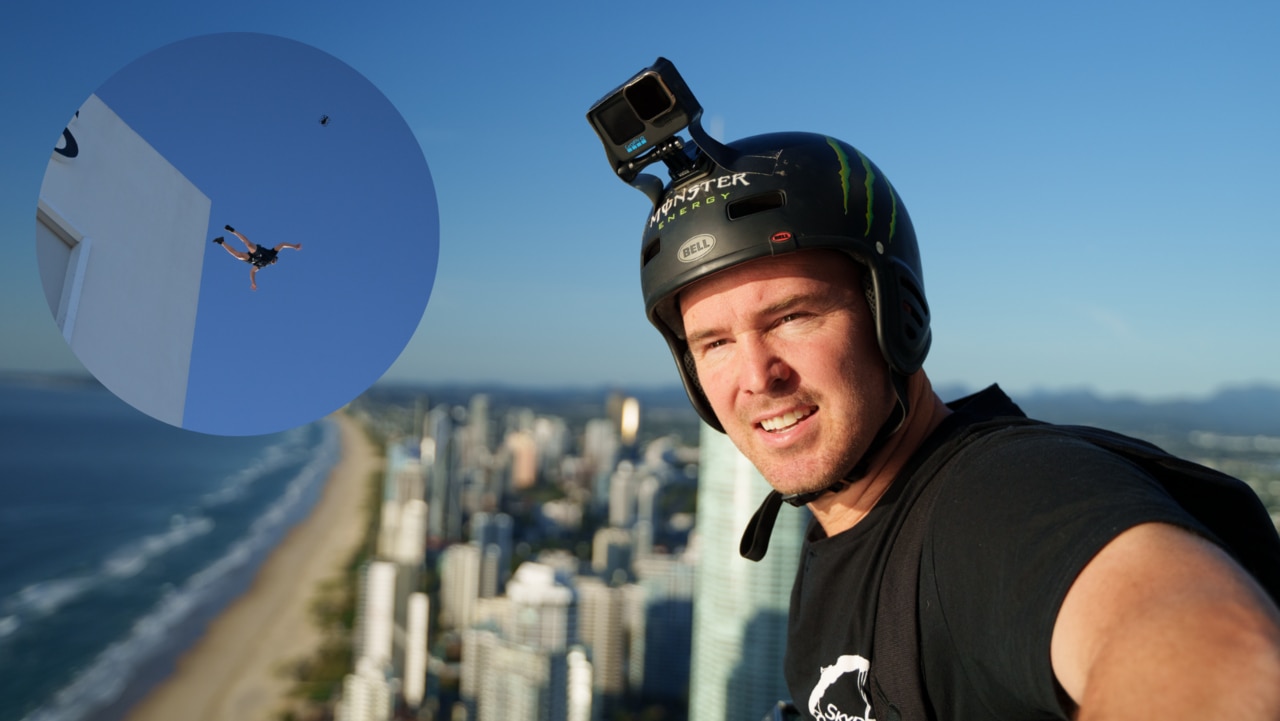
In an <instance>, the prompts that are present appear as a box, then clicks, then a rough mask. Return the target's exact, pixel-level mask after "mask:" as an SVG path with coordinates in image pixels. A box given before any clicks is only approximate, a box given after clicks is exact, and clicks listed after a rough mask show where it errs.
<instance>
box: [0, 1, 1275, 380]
mask: <svg viewBox="0 0 1280 721" xmlns="http://www.w3.org/2000/svg"><path fill="white" fill-rule="evenodd" d="M74 5H75V6H74V7H72V8H70V9H68V10H66V11H63V12H62V13H61V14H58V15H57V17H56V19H55V18H54V17H51V16H49V15H48V13H47V11H46V9H45V8H44V7H43V6H42V5H40V4H38V3H34V2H26V1H23V2H18V3H12V4H10V5H9V6H8V7H7V8H6V9H5V10H4V11H3V18H4V20H5V23H4V28H5V29H4V30H3V31H2V32H3V39H4V40H5V43H3V44H2V45H0V58H3V62H4V64H5V67H6V69H13V70H14V72H8V73H6V74H5V77H4V79H3V80H0V99H2V100H3V101H4V103H5V105H6V107H8V108H12V109H20V110H13V111H11V112H10V114H9V115H8V116H7V117H6V126H5V132H4V133H3V135H0V138H2V140H0V142H3V144H4V147H5V150H6V162H5V163H4V166H3V169H2V170H0V189H2V190H3V192H2V193H0V237H2V238H3V239H4V242H5V243H6V244H7V245H6V251H7V256H8V259H9V262H7V263H6V264H5V266H4V269H3V270H0V289H2V290H0V305H3V307H4V308H5V310H6V313H4V314H2V315H0V338H2V339H3V340H4V343H3V346H2V350H0V370H5V371H30V370H36V369H47V370H58V371H68V372H70V371H75V370H76V369H77V368H78V364H77V362H76V361H75V358H74V356H73V355H72V354H71V353H70V352H69V351H68V350H67V349H66V347H65V344H64V343H63V342H62V340H61V338H60V337H59V336H58V334H57V330H56V326H55V325H54V324H53V323H52V321H51V319H50V317H49V312H48V309H47V307H45V303H44V298H43V295H42V293H41V291H40V288H39V281H38V279H37V278H36V277H35V276H36V272H35V269H34V266H35V263H34V253H33V250H32V245H33V242H32V241H33V235H34V214H35V203H36V197H37V193H38V188H39V180H40V177H41V173H42V172H43V168H44V166H45V164H47V162H48V159H49V153H50V151H51V149H52V147H53V144H54V143H55V142H56V141H57V139H58V134H59V133H60V131H61V129H62V127H63V126H64V125H65V124H66V122H67V119H68V118H69V117H70V116H71V114H72V112H73V111H74V110H75V108H76V107H78V106H79V104H80V103H81V102H82V101H83V99H84V98H85V97H87V96H88V95H89V94H90V93H91V92H92V91H93V90H94V89H95V88H97V87H98V86H100V85H101V84H102V83H103V82H104V81H105V80H107V79H108V78H109V77H110V76H111V75H112V74H113V73H114V72H116V71H118V70H119V69H121V68H123V67H125V66H126V65H128V64H129V63H130V62H132V61H134V60H136V59H137V58H139V57H141V56H143V55H145V54H146V53H148V52H151V51H153V50H155V49H157V48H160V47H163V46H165V45H167V44H169V43H172V42H175V41H178V40H182V39H186V38H191V37H195V36H200V35H205V34H211V33H217V32H225V31H232V30H234V31H245V32H256V33H267V34H274V35H277V36H280V37H283V38H286V39H291V40H295V41H298V42H302V43H306V44H308V45H310V46H312V47H314V48H316V49H318V50H320V51H322V52H325V53H329V54H331V55H333V56H334V57H335V58H337V59H338V60H340V61H342V62H344V63H346V64H348V65H349V66H350V67H351V68H352V69H354V70H355V71H356V72H358V73H360V74H362V75H363V76H364V77H365V78H367V79H368V80H369V81H370V82H371V83H372V84H373V85H374V86H375V87H377V88H378V90H379V91H380V92H381V93H383V94H384V95H385V96H386V97H387V99H388V100H390V102H391V103H392V104H393V105H394V106H395V107H396V109H397V110H398V111H399V112H400V113H401V114H402V115H403V116H404V118H405V121H406V122H407V124H408V125H409V128H410V130H411V131H412V133H413V135H414V138H415V139H416V141H417V142H418V144H419V145H420V146H421V150H422V152H423V155H424V156H425V158H426V160H427V162H428V164H429V165H430V168H431V171H432V178H433V180H434V181H435V182H436V190H437V194H438V198H439V207H440V223H441V225H440V233H441V235H440V262H439V272H438V274H437V279H436V283H435V285H434V287H433V289H432V293H431V298H430V301H429V302H428V304H427V310H426V312H425V314H424V315H423V316H422V321H421V323H420V324H419V325H418V327H417V332H416V333H415V334H414V335H413V337H412V338H411V339H410V341H409V344H408V346H407V347H406V349H405V352H404V353H403V354H402V355H401V356H400V358H399V360H397V361H396V362H395V363H394V364H393V365H392V366H391V367H390V369H389V370H388V371H387V373H386V374H385V375H384V376H383V379H384V380H385V381H387V382H391V381H412V382H427V383H472V384H475V383H507V384H516V385H532V386H541V387H546V386H564V385H575V384H588V385H624V384H625V385H634V386H640V387H655V386H667V385H672V384H675V383H677V382H678V380H677V376H676V373H675V367H674V364H673V363H672V361H671V359H670V356H669V353H668V352H667V350H666V348H665V346H664V344H663V343H662V340H661V338H660V337H659V335H658V334H657V333H656V332H655V331H654V330H653V329H652V328H651V327H650V326H649V325H648V324H647V322H646V321H645V320H644V317H643V310H642V307H641V302H640V298H639V288H638V278H637V275H638V274H637V273H636V267H637V263H636V262H635V261H636V256H637V251H638V245H639V235H640V233H639V231H640V227H641V224H642V222H643V218H644V217H645V216H646V215H647V210H648V208H647V202H646V201H645V199H644V198H643V196H642V195H640V194H639V193H637V192H636V191H634V190H632V189H631V188H628V187H626V186H625V185H624V184H622V183H620V182H617V181H616V180H613V179H612V178H610V177H609V173H610V171H609V169H608V166H607V164H606V162H605V158H604V155H603V153H602V152H601V148H600V147H599V144H598V142H597V141H596V139H595V138H594V137H593V134H592V132H591V130H590V128H589V126H588V125H587V123H586V121H585V112H586V110H587V108H588V107H589V106H590V105H591V104H592V103H593V102H595V101H596V100H597V99H599V98H600V97H601V96H603V95H604V94H605V93H606V92H608V91H609V90H611V89H612V88H614V87H616V86H617V85H618V84H619V83H621V82H623V81H624V80H626V79H627V78H628V77H630V76H631V75H632V74H633V73H635V72H636V71H638V70H639V69H641V68H642V67H644V66H646V65H648V64H649V63H651V62H652V61H653V60H654V58H656V57H657V56H658V55H663V56H666V57H669V58H670V59H672V60H673V61H674V62H675V63H676V65H677V66H678V67H679V68H680V70H681V72H682V74H683V75H684V76H685V78H686V80H688V82H689V84H690V87H691V88H692V90H693V92H694V93H695V94H696V95H697V96H698V98H699V99H700V100H701V102H702V104H703V106H704V107H705V108H706V112H707V116H706V124H707V127H708V129H709V130H710V131H711V132H712V134H713V135H716V136H717V137H721V138H722V139H733V138H739V137H743V136H747V135H752V134H756V133H761V132H771V131H779V130H813V131H819V132H827V133H831V134H833V135H836V136H838V137H841V138H842V139H845V140H847V141H849V142H851V143H852V144H854V145H855V146H857V147H859V149H861V150H863V151H864V152H866V153H867V155H868V156H869V157H871V158H872V159H873V160H875V162H876V163H877V164H878V165H879V166H880V167H881V168H882V169H883V170H884V171H885V172H886V173H887V174H888V175H889V177H890V178H891V179H892V180H893V182H894V184H895V186H896V188H897V189H898V190H899V191H900V193H901V195H902V197H903V199H904V202H905V204H906V205H907V207H908V208H909V209H910V212H911V216H912V219H913V221H914V223H915V226H916V230H917V233H918V234H919V236H920V243H921V247H922V252H923V255H924V272H925V285H926V291H927V292H928V295H929V299H930V302H931V305H932V307H933V311H934V330H935V338H934V344H933V351H932V353H931V356H930V359H929V360H928V361H927V362H926V369H928V370H929V372H930V374H931V377H932V378H933V379H934V381H935V382H936V383H938V384H955V383H961V384H964V385H966V386H969V387H981V386H984V385H986V384H988V383H990V382H1000V383H1001V384H1002V385H1004V386H1005V387H1006V388H1008V389H1009V390H1011V391H1013V392H1020V391H1026V390H1029V389H1033V388H1037V387H1043V388H1048V389H1064V388H1091V389H1094V390H1095V391H1097V392H1099V393H1103V394H1107V395H1116V394H1132V395H1136V396H1140V397H1144V398H1156V399H1158V398H1170V397H1185V396H1202V395H1205V394H1207V393H1210V392H1212V391H1214V390H1216V389H1220V388H1223V387H1227V386H1242V385H1247V384H1252V383H1259V382H1262V383H1267V384H1270V385H1272V386H1278V385H1280V368H1278V367H1277V365H1276V364H1275V363H1274V361H1273V359H1274V358H1276V357H1277V356H1280V334H1277V333H1276V332H1275V331H1274V330H1272V329H1273V328H1274V323H1273V322H1272V321H1273V319H1272V315H1273V314H1274V312H1275V310H1276V309H1277V308H1280V289H1277V288H1276V287H1275V285H1274V284H1273V283H1271V281H1270V275H1271V271H1273V270H1274V269H1275V268H1276V267H1280V243H1276V242H1275V231H1274V230H1273V229H1272V225H1271V222H1270V219H1269V215H1268V210H1269V205H1270V199H1271V198H1272V197H1274V196H1275V195H1276V193H1277V192H1278V191H1280V185H1278V184H1280V180H1278V179H1277V178H1275V176H1274V175H1273V174H1271V173H1270V172H1269V169H1270V168H1271V167H1273V166H1274V165H1276V164H1277V163H1278V162H1280V142H1278V141H1277V140H1276V139H1275V137H1274V134H1273V133H1272V132H1271V127H1272V126H1273V125H1274V122H1273V121H1274V119H1275V118H1276V116H1277V115H1278V114H1280V99H1277V98H1275V97H1274V94H1273V93H1266V92H1261V90H1262V89H1264V88H1266V87H1268V86H1269V83H1270V82H1271V79H1273V78H1274V77H1275V75H1276V74H1277V72H1278V71H1280V50H1276V48H1275V47H1274V43H1273V42H1272V35H1273V33H1274V29H1275V28H1276V27H1280V9H1278V8H1276V7H1274V6H1272V5H1270V4H1266V3H1261V2H1240V3H1233V4H1231V5H1230V6H1229V7H1226V8H1207V7H1201V6H1199V5H1196V4H1193V3H1178V4H1174V5H1167V6H1163V7H1162V8H1161V10H1160V12H1158V13H1156V12H1153V11H1151V10H1149V9H1148V8H1146V7H1145V6H1142V5H1140V4H1137V3H1120V4H1114V3H1102V2H1089V3H1085V4H1083V5H1081V4H1075V5H1071V6H1061V7H1059V6H1027V5H1025V4H1021V3H1014V2H992V3H987V4H984V5H983V6H981V7H978V8H972V7H967V8H956V7H952V6H948V5H946V4H942V3H928V2H924V3H916V4H911V5H896V6H874V7H873V6H851V7H842V8H831V7H827V6H819V5H816V4H815V5H802V6H798V7H792V8H789V9H788V10H787V11H785V12H777V11H770V13H769V14H768V16H767V17H768V20H767V21H766V20H765V19H764V17H765V16H763V15H762V14H761V13H759V12H755V10H756V7H755V6H752V5H750V4H748V5H746V6H742V5H737V4H735V5H733V6H729V5H724V6H716V5H714V4H713V5H711V6H708V7H707V8H705V9H704V11H703V14H701V15H700V16H699V17H698V18H696V19H694V20H693V21H691V22H690V23H686V24H684V25H682V26H681V28H680V29H671V30H669V31H658V30H657V28H660V27H665V25H664V21H663V20H662V19H661V18H660V17H653V18H638V19H636V24H635V25H634V29H633V30H631V31H623V30H621V29H620V28H622V27H623V25H622V24H621V23H619V22H618V20H619V18H618V17H616V16H615V15H614V13H613V11H612V10H610V9H607V8H600V7H596V6H593V5H590V4H587V3H577V4H569V5H566V6H562V7H559V8H557V9H553V10H547V9H544V8H534V7H531V6H516V7H508V8H505V9H503V11H502V12H498V13H489V12H487V11H485V10H482V9H480V8H474V9H473V8H467V7H461V6H457V7H446V8H439V7H426V6H418V5H414V4H409V3H393V4H390V5H386V6H382V7H378V8H355V7H340V8H339V7H335V8H325V9H318V8H314V7H312V6H301V5H291V4H288V3H286V4H284V5H280V6H271V7H256V6H253V5H252V4H249V3H239V2H229V3H221V4H219V5H218V6H216V7H193V8H181V9H179V8H171V7H169V6H167V5H164V4H163V3H159V2H154V1H151V0H145V1H141V2H134V3H129V4H128V6H127V7H126V8H124V9H121V8H105V7H100V6H97V5H94V4H90V3H78V4H74ZM761 7H762V6H761ZM144 17H145V18H146V19H147V22H145V23H144V22H138V19H139V18H144ZM53 22H56V24H57V27H58V42H56V43H51V42H47V34H46V33H45V32H43V30H44V29H46V28H47V27H48V26H49V23H53ZM699 23H702V25H699ZM530 28H536V31H530ZM799 38H805V40H804V41H803V42H799V41H798V39H799ZM712 39H714V41H712ZM780 48H785V50H786V52H779V49H780ZM222 110H223V109H222V108H220V107H219V106H218V105H217V103H214V102H210V103H209V106H208V107H204V106H202V105H201V104H200V102H199V100H198V99H197V101H196V102H195V106H194V107H193V108H192V111H193V112H195V113H215V114H216V113H218V112H220V111H222ZM333 122H334V123H335V125H334V126H333V127H334V129H338V128H340V127H342V126H343V124H344V123H346V122H348V120H347V119H346V118H344V117H343V116H342V115H340V114H338V115H335V116H334V117H333ZM251 237H252V236H251ZM222 260H225V259H222ZM270 280H272V281H275V280H277V278H270Z"/></svg>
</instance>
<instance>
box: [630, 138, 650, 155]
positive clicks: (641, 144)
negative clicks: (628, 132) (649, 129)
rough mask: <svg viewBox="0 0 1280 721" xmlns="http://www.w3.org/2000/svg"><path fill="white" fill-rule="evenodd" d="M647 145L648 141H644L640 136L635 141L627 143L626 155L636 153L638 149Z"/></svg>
mask: <svg viewBox="0 0 1280 721" xmlns="http://www.w3.org/2000/svg"><path fill="white" fill-rule="evenodd" d="M648 144H649V141H648V140H646V139H645V137H644V136H643V135H641V136H640V137H638V138H636V139H635V140H632V141H631V142H629V143H627V152H628V153H634V152H636V151H637V150H639V149H640V148H643V147H644V146H646V145H648Z"/></svg>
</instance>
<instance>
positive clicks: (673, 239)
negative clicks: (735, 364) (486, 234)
mask: <svg viewBox="0 0 1280 721" xmlns="http://www.w3.org/2000/svg"><path fill="white" fill-rule="evenodd" d="M723 147H724V148H726V149H727V150H728V151H729V152H727V153H724V152H721V153H719V155H721V156H722V158H727V160H721V162H723V165H721V164H720V163H716V164H715V165H714V167H712V169H711V170H710V172H708V173H706V174H703V175H699V176H696V177H695V178H694V179H692V180H686V181H684V182H682V183H679V184H672V185H671V186H668V187H667V188H666V189H665V191H664V193H663V194H662V196H661V198H660V202H657V203H656V204H655V207H654V209H653V211H652V213H651V214H650V216H649V218H648V221H647V223H646V225H645V229H644V240H643V242H642V244H641V257H640V284H641V287H642V289H643V291H644V304H645V311H646V313H647V314H648V316H649V320H650V322H652V323H653V324H654V326H656V327H657V328H658V330H659V331H661V332H662V335H663V337H664V338H666V339H667V344H668V345H669V346H670V347H671V353H672V355H673V356H674V357H675V359H676V365H677V366H678V367H679V369H680V376H681V379H682V380H683V381H684V386H685V390H686V391H687V392H688V394H689V399H690V400H691V401H692V402H693V405H694V407H695V408H696V409H697V410H698V414H699V415H701V416H702V418H703V419H704V420H705V421H707V423H709V424H711V425H712V426H713V427H715V428H717V429H719V430H723V428H722V427H721V425H720V423H719V421H718V420H717V419H716V417H715V414H714V413H713V412H712V410H711V407H710V405H709V404H708V402H707V399H706V396H705V395H704V394H703V393H702V389H701V387H700V386H699V384H698V378H697V374H696V372H695V370H694V366H693V359H692V357H691V356H690V355H689V346H688V343H687V342H686V341H685V337H684V332H683V324H682V323H681V319H680V309H679V308H678V307H677V295H678V294H679V292H680V291H681V290H682V289H683V288H685V287H686V286H688V285H689V284H691V283H693V282H694V281H697V280H700V279H702V278H705V277H707V276H708V275H710V274H712V273H715V272H717V271H721V270H725V269H726V268H731V267H733V266H736V265H738V264H740V263H745V262H747V261H751V260H756V259H758V258H763V257H765V256H770V255H778V254H781V253H790V252H794V251H797V250H802V249H811V248H827V249H832V250H839V251H842V252H844V253H847V254H848V255H849V256H850V257H851V258H853V259H854V260H855V261H857V262H859V263H861V264H863V265H864V266H866V267H867V268H868V270H869V272H868V273H867V278H866V283H867V294H868V299H869V300H870V301H871V304H872V309H873V312H874V315H875V320H876V334H877V336H878V338H879V342H880V351H881V353H883V354H884V358H885V360H886V361H887V362H888V364H889V367H890V368H891V369H892V370H893V371H895V372H897V373H899V374H901V375H903V376H905V375H909V374H911V373H914V372H915V371H916V370H918V369H919V368H920V365H921V364H922V363H923V362H924V358H925V355H926V354H927V353H928V351H929V342H930V337H931V336H930V331H929V306H928V303H927V302H926V301H925V296H924V284H923V282H922V273H921V269H920V253H919V250H918V248H917V247H916V236H915V231H914V230H913V229H912V227H911V218H910V217H909V216H908V215H907V209H906V207H905V206H903V204H902V200H901V198H899V197H898V194H897V192H896V191H895V190H894V189H893V186H892V185H891V184H890V183H889V181H888V179H887V178H885V176H884V174H883V173H881V172H880V170H879V168H877V167H876V166H875V164H873V163H872V162H871V160H869V159H868V158H867V157H866V156H865V155H863V154H862V153H861V152H859V151H858V150H857V149H856V148H854V147H853V146H851V145H848V144H846V143H843V142H841V141H839V140H836V139H834V138H829V137H826V136H822V135H814V134H809V133H775V134H769V135H758V136H755V137H751V138H746V139H743V140H739V141H736V142H733V143H730V144H728V145H727V146H723ZM854 280H855V279H850V281H851V282H854Z"/></svg>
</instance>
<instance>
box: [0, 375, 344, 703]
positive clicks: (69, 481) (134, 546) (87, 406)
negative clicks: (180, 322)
mask: <svg viewBox="0 0 1280 721" xmlns="http://www.w3.org/2000/svg"><path fill="white" fill-rule="evenodd" d="M252 402H253V399H252V396H246V397H245V403H252ZM339 449H340V443H339V433H338V428H337V425H336V423H334V422H333V421H330V420H322V421H317V422H316V423H312V424H310V425H307V426H302V427H299V428H295V429H293V430H290V431H285V432H282V433H277V434H273V435H268V436H246V437H221V436H209V435H203V434H199V433H194V432H191V431H184V430H181V429H178V428H174V427H172V426H168V425H165V424H163V423H160V422H159V421H156V420H153V419H151V418H150V417H148V416H146V415H144V414H142V413H140V412H138V411H136V410H134V409H133V408H131V407H130V406H128V405H126V404H124V403H123V402H121V401H120V400H118V399H117V398H116V397H115V396H114V395H112V394H111V393H109V392H108V391H106V390H103V389H102V388H100V387H98V386H96V385H94V384H90V383H72V382H54V381H42V382H32V381H16V380H5V381H0V721H80V720H81V719H93V720H94V721H114V720H116V719H120V718H123V717H124V715H125V713H126V712H127V711H128V709H129V708H130V707H131V706H132V705H133V704H135V703H137V702H138V701H139V700H141V699H142V698H143V697H144V696H145V695H146V693H147V692H148V691H149V690H151V689H152V688H154V687H155V686H156V685H157V684H158V683H159V682H161V681H163V680H164V678H165V677H166V676H167V675H168V674H169V673H170V672H171V671H172V669H173V667H174V663H175V661H176V660H177V658H178V657H179V656H180V655H181V654H182V652H183V651H185V650H186V649H188V648H190V647H191V645H192V644H193V643H194V642H195V641H196V640H198V639H199V637H200V636H201V634H202V633H203V631H204V629H205V628H206V627H207V625H208V623H209V621H210V620H211V619H213V618H214V617H215V616H216V615H217V614H218V613H219V612H220V611H221V610H222V609H224V608H225V607H226V606H227V605H228V604H229V603H230V602H231V601H233V600H234V599H235V598H236V597H237V596H239V595H240V594H242V593H243V592H244V591H245V590H246V589H247V588H248V587H249V585H250V583H251V581H252V579H253V576H254V574H255V572H256V571H257V569H258V568H259V567H260V566H261V564H262V562H263V560H265V558H266V556H267V555H268V554H269V553H270V551H271V550H272V549H273V548H274V547H275V546H276V545H277V544H278V543H279V542H280V540H281V539H282V538H283V537H284V535H285V534H286V532H287V531H288V530H289V529H290V528H291V527H292V526H293V525H294V524H295V523H297V522H298V521H299V520H301V519H302V518H305V517H306V515H307V513H308V512H309V511H310V510H311V508H312V506H313V505H314V503H315V501H316V499H317V498H318V497H319V493H320V491H321V490H322V489H323V486H324V481H325V479H326V478H327V477H328V474H329V471H330V470H331V469H332V467H333V466H334V464H335V463H336V462H337V460H338V456H339Z"/></svg>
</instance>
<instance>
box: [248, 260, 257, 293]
mask: <svg viewBox="0 0 1280 721" xmlns="http://www.w3.org/2000/svg"><path fill="white" fill-rule="evenodd" d="M257 276H258V266H256V265H255V266H253V267H252V268H250V269H249V287H250V288H252V289H253V290H257V289H258V278H257Z"/></svg>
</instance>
